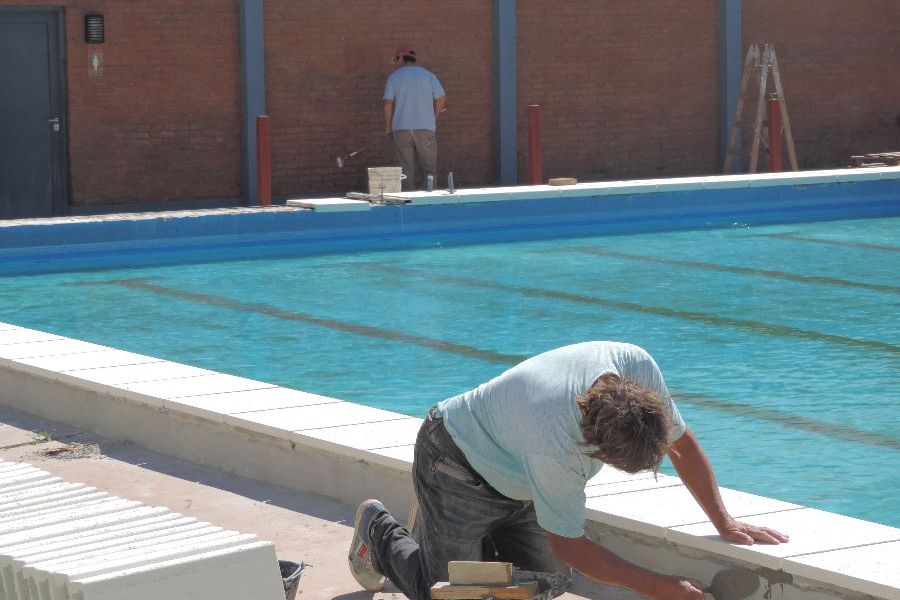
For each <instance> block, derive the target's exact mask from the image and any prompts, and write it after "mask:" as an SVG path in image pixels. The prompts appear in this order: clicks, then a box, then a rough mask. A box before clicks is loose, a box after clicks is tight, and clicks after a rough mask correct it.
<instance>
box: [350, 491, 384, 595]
mask: <svg viewBox="0 0 900 600" xmlns="http://www.w3.org/2000/svg"><path fill="white" fill-rule="evenodd" d="M386 512H387V509H386V508H385V507H384V504H382V503H381V502H380V501H379V500H366V501H365V502H363V503H362V504H360V505H359V508H357V509H356V522H355V523H354V525H353V541H351V542H350V554H349V555H348V556H347V560H348V561H349V562H350V573H351V574H352V575H353V578H354V579H355V580H356V581H357V582H358V583H359V585H361V586H363V588H365V589H367V590H368V591H370V592H380V591H381V590H382V589H383V588H384V575H382V574H381V573H379V572H378V570H377V569H376V568H375V566H374V565H373V564H372V539H371V532H370V529H371V527H372V521H374V520H375V518H376V517H377V516H378V515H380V514H382V513H386Z"/></svg>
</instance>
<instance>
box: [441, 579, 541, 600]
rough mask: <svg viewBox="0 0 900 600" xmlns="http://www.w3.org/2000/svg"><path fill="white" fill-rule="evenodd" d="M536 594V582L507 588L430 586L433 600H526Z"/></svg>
mask: <svg viewBox="0 0 900 600" xmlns="http://www.w3.org/2000/svg"><path fill="white" fill-rule="evenodd" d="M537 593H538V584H537V581H529V582H526V583H522V584H520V585H508V586H490V585H451V584H450V582H448V581H438V582H437V583H436V584H434V585H433V586H431V597H432V599H433V600H481V598H484V597H486V596H493V597H494V598H496V599H497V600H528V599H529V598H532V597H534V596H537Z"/></svg>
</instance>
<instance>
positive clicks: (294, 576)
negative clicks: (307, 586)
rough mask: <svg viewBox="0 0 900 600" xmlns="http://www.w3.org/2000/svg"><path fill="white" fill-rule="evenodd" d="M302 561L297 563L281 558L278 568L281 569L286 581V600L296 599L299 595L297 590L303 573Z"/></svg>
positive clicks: (282, 577)
mask: <svg viewBox="0 0 900 600" xmlns="http://www.w3.org/2000/svg"><path fill="white" fill-rule="evenodd" d="M305 566H306V565H304V564H303V563H302V562H301V563H299V564H298V563H295V562H291V561H289V560H279V561H278V568H279V569H281V581H282V583H284V597H285V600H294V599H295V598H296V597H297V590H299V589H300V576H301V575H302V574H303V567H305Z"/></svg>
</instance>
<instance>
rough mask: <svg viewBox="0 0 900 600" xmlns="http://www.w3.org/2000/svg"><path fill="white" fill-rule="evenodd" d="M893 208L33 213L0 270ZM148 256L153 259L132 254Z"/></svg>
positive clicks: (824, 200) (570, 202)
mask: <svg viewBox="0 0 900 600" xmlns="http://www.w3.org/2000/svg"><path fill="white" fill-rule="evenodd" d="M896 215H900V179H879V180H871V181H856V182H850V183H828V184H818V185H807V186H796V185H786V186H774V187H761V188H752V187H741V188H732V189H723V190H685V191H673V192H656V193H641V194H632V195H626V194H622V193H613V194H610V195H585V196H578V197H563V198H559V197H557V198H554V199H543V198H537V199H529V200H510V201H497V202H473V203H462V204H440V205H426V206H376V207H373V208H372V210H369V211H361V212H345V213H341V212H338V213H332V212H324V213H317V212H315V211H279V210H269V211H260V212H251V213H240V214H227V213H225V214H222V213H220V214H210V215H205V216H191V217H171V216H169V217H166V216H163V215H160V216H153V217H152V218H141V219H136V220H119V219H113V220H79V221H67V222H62V223H56V224H53V225H42V224H40V222H38V221H34V222H30V223H29V224H21V225H9V226H3V227H0V259H2V260H0V273H5V274H17V273H32V272H42V271H47V270H53V271H60V270H65V269H66V268H67V265H69V266H70V268H74V269H79V268H93V267H95V266H110V265H111V264H113V263H114V264H116V265H117V266H124V265H126V264H134V265H138V264H151V263H152V264H160V263H167V264H173V263H178V262H190V261H193V260H198V259H203V256H200V255H202V254H204V253H210V252H215V253H216V257H219V258H223V259H227V258H241V257H247V258H251V257H252V258H255V257H260V256H274V255H285V254H295V255H296V254H314V253H326V252H343V251H356V250H373V249H391V248H404V247H414V246H421V245H430V244H434V243H446V244H453V243H485V242H492V241H512V240H528V239H546V238H555V237H567V236H575V235H598V234H609V235H616V234H627V233H641V232H652V231H668V230H678V229H703V228H714V227H743V226H753V225H766V224H775V223H791V222H810V221H821V220H832V219H848V218H866V217H870V218H875V217H889V216H896ZM150 252H153V253H156V255H155V256H152V257H151V256H149V255H148V256H141V253H150ZM160 254H163V255H165V256H160ZM192 254H193V255H194V256H192ZM207 258H208V257H207Z"/></svg>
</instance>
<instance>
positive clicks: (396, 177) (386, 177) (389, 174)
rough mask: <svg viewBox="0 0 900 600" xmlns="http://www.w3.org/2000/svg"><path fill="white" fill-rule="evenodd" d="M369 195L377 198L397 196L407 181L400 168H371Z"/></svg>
mask: <svg viewBox="0 0 900 600" xmlns="http://www.w3.org/2000/svg"><path fill="white" fill-rule="evenodd" d="M368 170H369V193H370V194H374V195H377V196H381V195H384V194H396V193H398V192H399V191H400V186H401V184H400V182H401V181H403V180H404V179H406V175H404V174H403V170H402V169H401V168H400V167H369V169H368Z"/></svg>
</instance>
